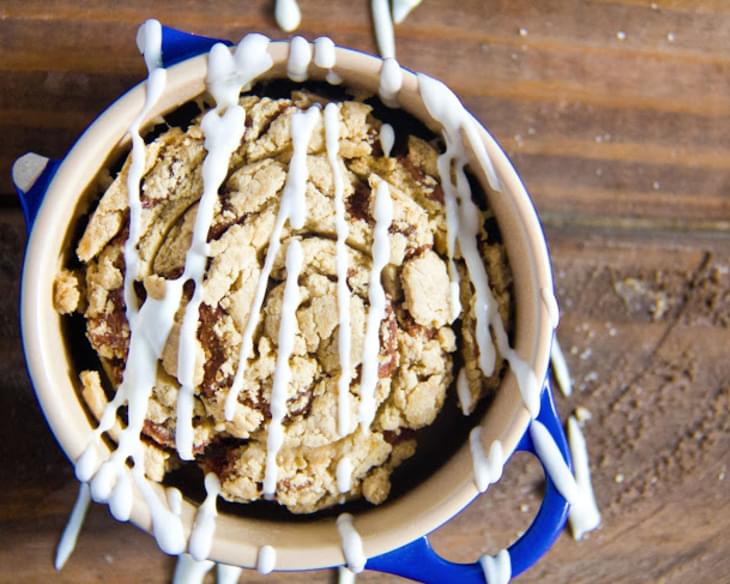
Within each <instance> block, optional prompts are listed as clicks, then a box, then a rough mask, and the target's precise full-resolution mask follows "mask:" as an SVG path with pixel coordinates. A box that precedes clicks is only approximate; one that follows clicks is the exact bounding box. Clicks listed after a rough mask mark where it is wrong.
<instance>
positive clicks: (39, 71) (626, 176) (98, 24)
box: [0, 0, 730, 583]
mask: <svg viewBox="0 0 730 584" xmlns="http://www.w3.org/2000/svg"><path fill="white" fill-rule="evenodd" d="M271 4H272V3H271V2H269V1H268V0H251V1H248V2H240V1H233V0H222V1H217V2H216V3H215V9H211V8H210V4H209V3H206V2H194V1H192V0H189V1H183V2H171V1H168V2H157V3H155V6H154V8H152V7H151V5H150V4H149V3H147V2H142V1H141V0H137V1H130V2H126V3H124V4H123V5H122V6H117V5H115V4H113V3H111V2H108V1H101V0H99V1H96V2H88V3H84V4H80V3H76V2H71V1H70V0H58V1H56V2H53V3H48V2H43V1H40V0H25V1H22V2H21V1H15V0H6V1H5V2H3V3H2V5H0V39H2V47H3V58H2V59H0V133H1V134H2V136H3V140H2V142H0V202H1V203H2V205H0V275H1V279H0V350H2V358H0V379H2V382H1V383H2V385H1V387H2V391H1V392H0V408H1V411H3V412H6V413H7V414H6V415H7V416H8V417H7V418H6V420H5V423H3V424H1V425H0V462H1V463H2V464H3V468H4V469H5V470H4V471H3V472H2V473H0V489H1V494H0V563H2V565H3V566H4V567H5V570H4V571H3V572H1V573H0V582H44V583H45V582H74V583H76V582H98V581H100V580H104V581H114V582H130V583H132V582H135V583H136V582H169V580H170V576H171V571H172V560H170V559H169V558H167V557H165V556H164V555H163V554H161V553H160V552H159V551H157V550H156V548H155V546H154V544H153V542H152V540H151V538H149V536H147V535H145V534H143V533H141V532H139V531H138V530H136V529H134V528H133V527H130V526H126V525H120V524H118V523H116V522H115V521H114V520H113V519H111V518H110V516H109V515H108V512H107V511H106V510H105V509H103V508H101V507H94V508H93V510H92V512H91V514H90V517H89V521H88V523H87V526H86V528H85V530H84V532H83V534H82V536H81V539H80V541H79V547H78V550H77V552H76V554H75V555H74V556H73V557H72V559H71V560H70V561H69V563H68V565H67V566H66V568H65V569H64V570H63V571H62V572H60V573H55V572H54V571H53V568H52V555H53V551H54V547H55V545H56V542H57V539H58V536H59V534H60V531H61V529H62V527H63V525H64V523H65V520H66V516H67V513H68V511H69V509H70V506H71V504H72V502H73V499H74V497H75V494H76V482H75V480H74V479H73V476H72V471H71V467H70V465H69V464H68V462H67V460H66V459H65V457H64V455H63V454H62V453H61V451H60V449H59V448H58V446H57V445H56V443H55V442H54V440H53V438H52V436H51V434H50V432H49V430H48V428H47V426H46V424H45V421H44V420H43V417H42V414H41V413H40V410H39V409H38V407H37V403H36V400H35V397H34V395H33V392H32V389H31V387H30V384H29V382H28V379H27V377H26V374H25V370H24V365H23V360H22V354H21V350H20V341H19V332H18V328H17V308H16V307H17V300H18V281H19V274H20V268H21V264H22V241H23V239H24V228H23V225H22V218H21V214H20V211H19V210H18V207H17V203H16V200H15V198H14V196H13V195H12V186H11V184H10V181H9V169H10V164H11V163H12V161H13V160H14V159H15V158H16V157H18V156H19V155H21V154H23V153H24V152H26V151H29V150H33V151H36V152H39V153H41V154H45V155H48V156H52V157H60V156H62V155H63V153H64V152H65V151H66V150H67V149H68V147H69V146H70V145H71V144H72V142H73V140H74V139H75V137H76V136H77V135H78V134H79V133H80V132H81V131H82V130H83V128H84V127H85V126H86V125H87V124H88V123H89V122H90V121H91V120H92V119H93V118H94V116H95V115H96V114H97V113H98V112H99V111H101V110H102V109H103V108H104V107H106V106H107V105H108V104H109V103H110V102H111V101H113V99H114V98H115V97H116V96H118V95H119V94H121V93H122V92H124V91H125V90H126V89H127V88H128V87H130V86H131V85H132V84H134V83H136V82H138V81H139V80H141V79H142V77H143V74H144V70H143V64H142V61H141V59H140V58H139V55H138V54H137V52H136V48H135V46H134V42H133V40H134V34H135V30H136V27H137V25H138V24H139V23H140V22H141V21H142V20H144V19H145V18H148V17H151V16H155V17H157V18H159V19H160V20H161V21H162V22H164V23H165V24H169V25H172V26H176V27H179V28H183V29H188V30H191V31H194V32H198V33H201V34H208V35H214V36H215V35H218V36H222V37H226V38H231V39H236V38H238V37H240V36H241V35H242V34H243V33H245V32H247V31H249V30H261V31H263V32H266V33H268V34H271V35H273V36H281V33H279V32H278V31H277V30H276V29H275V27H274V23H273V20H272V18H271ZM300 5H301V7H302V10H303V14H304V20H303V23H302V29H301V33H302V34H304V35H305V36H307V37H308V38H315V37H316V36H319V35H320V34H322V33H326V34H329V35H330V36H332V38H333V39H334V40H335V41H336V42H338V43H340V44H345V45H350V46H354V47H357V48H360V49H363V50H367V51H371V52H372V51H374V50H375V47H374V44H373V39H372V34H371V31H370V17H369V13H368V3H367V2H366V0H362V1H358V2H354V1H353V2H344V1H340V0H336V1H335V0H333V1H331V2H323V1H317V0H300ZM520 28H523V29H525V30H526V31H527V34H526V35H521V34H520V33H519V30H520ZM619 31H622V32H624V33H625V38H624V39H623V40H619V38H617V32H619ZM670 33H671V35H670ZM397 49H398V56H399V59H400V60H401V62H402V63H403V64H404V65H406V66H408V67H411V68H413V69H416V70H421V71H425V72H427V73H429V74H431V75H434V76H437V77H440V78H442V79H444V80H445V81H446V82H447V83H448V84H449V85H451V86H452V87H453V88H454V89H455V90H456V91H457V93H459V94H460V95H461V96H462V97H463V99H464V101H465V103H466V104H467V106H468V107H469V108H470V109H472V111H474V113H475V114H476V115H477V116H478V117H479V118H480V119H482V120H483V121H484V122H485V123H486V124H487V125H488V127H489V128H490V129H491V131H492V132H493V133H494V135H495V136H496V137H497V139H498V140H499V141H500V142H501V143H502V144H504V146H505V148H506V149H507V150H508V152H509V154H510V156H511V157H512V159H513V161H514V163H515V165H516V166H517V168H518V170H519V171H520V173H521V175H522V176H523V178H524V179H525V182H526V184H527V186H528V189H529V190H530V192H531V194H532V196H533V198H534V200H535V202H536V205H537V207H538V209H539V211H540V213H541V216H542V218H543V220H544V222H545V224H546V228H547V235H548V238H549V240H550V243H551V250H552V255H553V259H554V268H555V274H556V282H557V286H558V294H559V300H560V304H561V311H562V314H563V319H562V323H561V326H560V329H559V337H560V341H561V343H562V346H563V349H564V351H565V353H566V357H567V359H568V362H569V364H570V366H571V368H572V371H573V375H574V377H575V381H576V391H575V394H574V395H573V396H572V398H570V399H565V398H563V397H559V399H558V406H559V409H560V411H561V412H562V413H563V415H564V416H567V415H568V414H569V413H570V412H571V411H572V410H573V409H574V408H576V407H578V406H583V407H586V408H588V409H589V410H590V411H591V413H592V415H593V417H592V419H591V420H590V421H588V422H587V425H586V427H585V429H584V431H585V434H586V437H587V440H588V444H589V449H590V451H591V454H592V458H591V461H592V472H593V476H594V482H595V487H596V493H597V498H598V502H599V505H600V507H601V509H602V511H603V526H602V528H601V529H600V530H598V531H597V532H594V533H593V534H591V535H590V536H589V537H588V539H586V540H585V541H582V542H574V541H573V540H572V539H571V538H570V537H569V536H568V534H565V535H563V536H562V537H561V538H560V540H559V541H558V543H557V544H556V546H555V547H554V549H553V550H552V551H551V552H550V553H549V554H548V555H547V556H546V557H545V558H544V559H543V560H542V561H541V562H540V563H539V564H538V566H537V567H536V568H534V569H533V570H532V571H531V572H529V573H528V574H526V575H525V576H524V577H522V578H521V581H523V582H543V581H546V582H566V581H570V582H637V583H638V582H647V581H649V582H687V581H691V582H728V574H730V536H728V533H730V498H729V495H728V493H729V492H730V491H729V490H728V484H729V483H728V480H730V479H727V478H726V475H727V471H728V469H727V466H728V461H730V414H729V412H730V361H729V360H728V359H727V346H728V342H729V341H730V332H729V331H728V324H729V322H730V291H729V290H730V273H729V269H730V268H729V265H728V264H729V261H730V195H729V194H728V193H729V192H730V172H728V171H730V5H729V4H728V3H727V2H724V1H722V0H706V1H699V0H666V1H664V2H656V3H653V2H648V1H644V0H593V1H583V2H579V1H577V0H576V1H567V0H566V1H557V0H549V1H544V2H540V3H537V2H530V1H527V0H517V1H514V0H513V1H509V2H507V1H484V2H482V1H480V0H468V1H463V2H460V3H456V2H451V1H447V0H425V1H424V3H423V4H422V6H420V7H419V8H418V9H417V10H415V11H414V12H413V14H412V15H411V16H410V17H409V18H408V19H407V20H406V22H405V23H404V24H403V25H402V26H400V27H398V28H397ZM9 469H12V472H9ZM540 488H541V476H540V472H539V469H538V465H537V463H536V462H535V461H534V460H532V459H530V458H528V457H526V456H518V457H515V459H513V461H512V462H511V463H510V465H509V466H508V468H507V470H506V475H505V477H504V479H503V481H501V482H500V483H499V484H498V485H497V486H496V487H495V488H494V489H492V490H490V492H489V493H488V494H487V495H486V496H483V497H481V498H480V499H478V500H477V501H476V502H475V503H474V504H473V505H472V506H470V507H469V508H468V509H467V510H465V511H464V512H463V513H461V514H460V515H459V516H458V517H456V518H455V519H454V520H452V521H451V522H450V523H448V524H447V525H446V526H444V527H442V528H441V529H440V530H438V531H437V532H436V533H435V534H434V536H433V542H434V545H435V547H436V548H437V549H438V550H439V551H440V552H442V553H443V555H444V556H446V557H448V558H450V559H453V560H458V561H473V560H475V559H476V558H477V557H478V556H479V555H480V554H481V553H484V552H494V551H496V550H497V549H499V548H500V547H501V546H504V545H506V544H508V543H509V542H510V541H511V540H512V539H513V538H514V537H516V535H517V534H518V533H519V531H520V530H522V529H524V528H525V527H526V526H527V525H528V523H529V521H530V519H531V517H532V516H533V514H534V513H535V511H536V509H537V505H538V504H539V491H540ZM122 567H123V569H121V568H122ZM331 579H332V574H331V573H328V572H317V573H307V574H300V575H283V576H282V575H271V576H269V577H267V578H265V579H264V578H262V577H259V576H258V575H256V574H251V573H246V574H245V577H244V578H242V581H246V582H258V581H262V582H263V581H269V582H284V581H286V582H327V581H331ZM361 580H362V581H364V582H392V581H396V580H397V579H396V578H393V577H389V576H383V575H379V574H366V575H365V576H363V577H362V578H361Z"/></svg>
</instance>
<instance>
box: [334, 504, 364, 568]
mask: <svg viewBox="0 0 730 584" xmlns="http://www.w3.org/2000/svg"><path fill="white" fill-rule="evenodd" d="M337 531H339V533H340V540H341V542H342V553H343V554H344V556H345V561H346V562H347V567H348V568H349V569H350V570H352V571H353V572H355V573H356V574H359V573H360V572H362V571H363V569H364V568H365V562H367V558H366V557H365V552H364V551H363V548H362V539H361V538H360V534H359V533H358V532H357V530H356V529H355V526H354V525H353V524H352V515H350V514H349V513H343V514H342V515H340V516H339V517H338V518H337Z"/></svg>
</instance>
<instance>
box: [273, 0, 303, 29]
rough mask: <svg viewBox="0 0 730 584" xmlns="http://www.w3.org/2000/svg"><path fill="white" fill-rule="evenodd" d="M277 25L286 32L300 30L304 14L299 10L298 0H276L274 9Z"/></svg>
mask: <svg viewBox="0 0 730 584" xmlns="http://www.w3.org/2000/svg"><path fill="white" fill-rule="evenodd" d="M274 17H275V18H276V24H277V25H279V28H280V29H281V30H283V31H284V32H292V31H293V30H296V29H297V28H299V24H300V23H301V22H302V12H301V10H299V4H297V0H276V8H275V9H274Z"/></svg>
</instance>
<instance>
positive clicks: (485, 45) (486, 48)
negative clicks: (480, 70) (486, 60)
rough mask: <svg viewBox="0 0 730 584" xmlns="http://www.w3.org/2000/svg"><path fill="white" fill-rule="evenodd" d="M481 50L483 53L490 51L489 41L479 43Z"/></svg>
mask: <svg viewBox="0 0 730 584" xmlns="http://www.w3.org/2000/svg"><path fill="white" fill-rule="evenodd" d="M479 50H480V51H481V52H482V53H488V52H489V45H488V44H487V43H482V44H480V45H479Z"/></svg>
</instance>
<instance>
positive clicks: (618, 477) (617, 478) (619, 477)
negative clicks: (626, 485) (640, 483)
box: [613, 473, 624, 485]
mask: <svg viewBox="0 0 730 584" xmlns="http://www.w3.org/2000/svg"><path fill="white" fill-rule="evenodd" d="M613 482H614V483H618V484H619V485H620V484H621V483H623V482H624V475H623V473H618V474H617V475H616V476H615V477H613Z"/></svg>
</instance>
